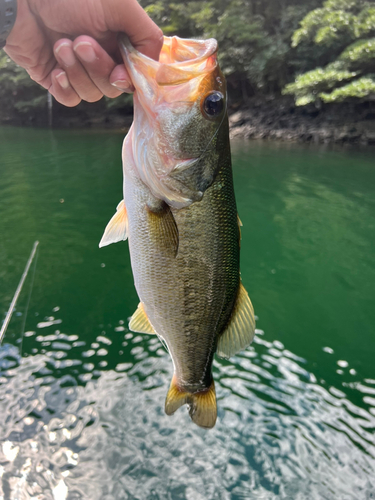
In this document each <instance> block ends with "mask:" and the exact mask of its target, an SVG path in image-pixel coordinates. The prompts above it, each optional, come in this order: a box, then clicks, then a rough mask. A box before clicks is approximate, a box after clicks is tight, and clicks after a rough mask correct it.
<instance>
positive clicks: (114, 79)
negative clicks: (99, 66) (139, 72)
mask: <svg viewBox="0 0 375 500" xmlns="http://www.w3.org/2000/svg"><path fill="white" fill-rule="evenodd" d="M109 82H110V84H111V85H113V86H114V87H116V88H117V89H119V90H121V91H122V92H134V90H135V89H134V86H133V84H132V83H129V82H130V78H129V74H128V72H127V71H126V69H125V66H124V65H123V64H118V65H117V66H115V67H114V68H113V71H112V73H111V74H110V77H109Z"/></svg>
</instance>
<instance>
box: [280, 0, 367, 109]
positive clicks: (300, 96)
mask: <svg viewBox="0 0 375 500" xmlns="http://www.w3.org/2000/svg"><path fill="white" fill-rule="evenodd" d="M303 43H304V44H308V45H310V46H313V47H318V48H320V49H321V50H320V52H319V55H320V57H324V56H326V55H327V54H329V56H330V60H329V63H328V64H326V65H325V66H323V67H317V68H315V69H313V70H311V71H307V72H305V73H303V74H301V75H299V76H297V78H296V80H295V82H293V83H290V84H289V85H287V86H286V87H285V89H284V93H285V94H292V95H294V96H295V98H296V104H297V105H305V104H308V103H311V102H316V101H318V100H322V101H323V102H327V103H331V102H341V101H345V100H352V99H362V100H372V99H374V98H375V3H374V1H367V0H327V1H326V2H324V4H323V7H322V8H318V9H315V10H313V11H311V12H309V14H307V15H306V16H305V17H304V19H303V20H302V22H301V26H300V28H299V29H298V30H296V31H295V32H294V34H293V37H292V46H293V47H297V46H299V45H300V44H303ZM318 64H319V63H318Z"/></svg>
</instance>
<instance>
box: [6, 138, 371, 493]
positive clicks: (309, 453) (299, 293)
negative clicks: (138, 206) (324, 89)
mask: <svg viewBox="0 0 375 500" xmlns="http://www.w3.org/2000/svg"><path fill="white" fill-rule="evenodd" d="M0 140H1V142H0V143H1V151H0V156H1V159H2V165H1V183H0V211H1V214H2V217H1V219H0V234H1V235H2V238H1V240H0V282H1V287H0V314H1V315H5V312H6V310H7V308H8V306H9V303H10V301H11V298H12V294H13V293H14V290H15V287H16V285H17V283H18V280H19V277H20V275H21V273H22V270H23V268H24V264H25V261H26V258H27V256H28V254H29V249H30V248H31V246H32V243H33V241H34V240H35V239H39V240H40V242H41V244H40V255H39V260H38V268H37V272H36V276H35V286H34V290H33V296H32V301H31V306H30V311H29V314H28V320H27V324H26V325H27V327H26V329H27V331H26V333H25V336H24V340H23V347H22V357H21V356H20V351H19V339H20V332H21V329H22V320H23V314H24V312H25V311H24V309H25V303H26V299H25V297H24V298H23V300H20V302H19V305H18V307H17V311H16V312H15V315H14V317H13V319H12V322H11V324H10V327H9V330H8V333H7V336H6V338H5V343H4V345H3V346H2V347H1V348H0V498H3V499H4V500H11V499H12V500H16V499H17V500H23V499H25V500H26V499H28V500H34V499H35V500H36V499H38V500H45V499H46V500H50V499H51V500H73V499H85V500H88V499H90V500H96V499H98V500H120V499H141V500H143V499H145V500H149V499H163V500H164V499H172V500H174V499H186V500H201V499H209V500H211V499H218V500H219V499H220V500H221V499H228V500H229V499H231V500H232V499H233V500H239V499H258V498H259V499H267V500H269V499H281V498H285V499H293V500H294V499H297V500H299V499H301V500H304V499H306V498H308V499H319V500H320V499H332V500H333V499H337V498H339V499H340V500H349V499H350V500H352V499H353V500H357V499H359V498H361V499H362V498H366V499H370V498H374V496H375V479H374V478H375V438H374V427H375V377H374V371H373V359H374V355H375V347H374V344H373V325H374V324H375V316H374V314H375V313H374V308H373V306H372V304H373V297H374V283H375V265H374V248H375V240H374V238H375V233H374V231H373V228H374V227H375V206H374V186H375V182H374V180H375V168H374V164H373V159H372V158H373V157H372V154H370V153H369V152H366V151H360V150H354V149H349V150H347V151H343V150H335V149H324V150H323V149H321V148H320V149H315V148H313V147H308V148H306V147H301V146H297V145H292V146H290V145H273V144H269V143H262V144H257V143H238V144H235V145H234V148H233V158H234V174H235V184H236V190H237V201H238V208H239V214H240V217H241V220H242V222H243V224H244V227H243V230H242V238H243V240H242V247H241V249H242V261H241V274H242V279H243V281H244V283H245V285H246V287H247V289H248V290H249V293H250V296H251V297H252V300H253V303H254V306H255V310H256V313H257V315H258V316H259V321H258V330H257V335H256V338H255V341H254V343H253V345H252V346H251V347H250V348H248V349H247V350H246V351H245V352H243V353H241V354H239V355H237V356H235V357H234V358H233V359H231V360H230V362H229V361H224V360H216V361H215V363H214V377H215V383H216V390H217V398H218V422H217V424H216V427H215V428H214V429H213V430H210V431H205V430H203V429H200V428H198V427H196V426H194V425H193V424H192V423H191V421H190V418H189V417H188V414H187V412H186V409H185V408H183V409H181V410H179V411H178V412H176V414H175V415H174V416H173V417H167V416H166V415H165V414H164V399H165V395H166V392H167V389H168V386H169V382H170V378H171V375H172V363H171V360H170V358H169V356H168V355H167V353H166V352H165V351H164V349H163V348H162V346H161V344H160V343H159V341H158V340H157V339H156V338H154V337H152V336H146V335H138V334H133V333H131V332H129V330H128V329H127V318H128V317H129V316H130V315H131V314H132V312H133V311H134V310H135V308H136V306H137V297H136V294H135V291H134V287H133V280H132V275H131V271H130V266H129V255H128V249H127V245H126V244H118V245H112V247H108V248H105V249H102V250H99V249H98V248H97V245H98V241H99V240H100V237H101V234H102V230H103V228H104V226H105V224H106V223H107V221H108V219H109V218H110V217H111V215H112V214H113V211H114V210H115V207H116V205H117V203H118V201H119V200H120V197H121V184H122V179H121V171H120V160H119V151H120V147H121V140H122V137H121V136H120V135H116V134H109V133H103V134H100V133H98V132H95V133H94V132H82V133H78V132H74V133H72V132H56V133H52V134H51V135H48V134H47V133H44V132H43V131H29V130H28V131H27V133H26V132H24V131H22V130H19V129H18V130H13V129H0ZM21 299H22V298H21ZM260 328H262V330H261V329H260Z"/></svg>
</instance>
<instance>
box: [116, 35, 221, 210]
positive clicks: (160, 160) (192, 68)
mask: <svg viewBox="0 0 375 500" xmlns="http://www.w3.org/2000/svg"><path fill="white" fill-rule="evenodd" d="M120 48H121V52H122V56H123V59H124V63H125V65H126V68H127V70H128V72H129V74H130V77H131V79H132V82H133V84H134V87H135V89H136V90H135V93H134V124H133V126H134V134H133V141H132V149H133V157H134V161H135V165H136V168H137V171H138V176H139V177H140V179H141V180H142V182H144V183H145V184H146V186H147V187H148V188H149V189H150V191H151V192H152V194H153V195H154V196H155V197H156V198H159V199H161V200H164V201H165V202H166V203H167V204H168V205H170V206H171V207H173V208H177V209H180V208H184V207H187V206H189V205H190V204H191V203H194V202H196V201H200V200H201V199H202V197H203V193H204V190H205V189H206V188H207V187H208V186H209V185H210V183H212V181H213V177H214V174H215V172H212V174H211V175H210V176H208V175H204V176H203V177H205V179H207V178H210V180H209V182H204V183H200V182H199V181H197V182H196V183H194V182H191V181H189V183H188V184H189V185H187V184H186V182H183V181H182V180H181V178H180V177H181V176H180V172H181V171H183V170H187V171H188V170H189V167H192V168H191V175H195V174H196V173H197V172H196V166H197V164H198V162H199V161H200V159H201V158H202V156H203V155H204V154H205V152H206V151H207V149H208V148H210V147H211V146H214V141H213V140H214V139H215V137H216V135H217V132H218V129H219V128H220V125H221V123H222V121H223V119H224V117H225V116H226V110H225V111H223V113H222V114H221V116H220V117H219V118H220V119H218V120H209V119H207V117H205V116H204V114H203V112H202V101H203V99H204V98H205V97H206V96H207V95H208V94H209V93H212V92H214V91H219V92H221V93H222V95H223V96H225V99H226V87H225V79H224V77H223V76H222V74H221V72H220V69H219V67H218V65H217V60H216V51H217V42H216V40H214V39H210V40H206V41H201V40H182V39H180V38H178V37H164V45H163V49H162V52H161V55H160V60H159V61H154V60H152V59H150V58H149V57H147V56H145V55H144V54H141V53H140V52H138V51H137V50H135V49H134V48H133V47H132V46H131V44H130V43H129V41H128V40H127V39H126V38H121V39H120ZM211 143H212V144H211ZM200 177H202V175H200Z"/></svg>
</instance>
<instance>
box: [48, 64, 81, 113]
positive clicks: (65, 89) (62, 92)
mask: <svg viewBox="0 0 375 500" xmlns="http://www.w3.org/2000/svg"><path fill="white" fill-rule="evenodd" d="M51 82H52V84H51V87H50V88H49V92H50V93H51V94H52V95H53V96H54V98H55V99H56V101H58V102H59V103H60V104H63V105H64V106H69V107H73V106H77V104H79V103H80V102H81V98H80V97H79V95H78V94H77V92H75V90H74V89H73V87H72V86H71V85H70V83H69V79H68V76H67V74H66V73H65V71H64V70H62V69H61V68H56V69H54V70H53V71H52V72H51Z"/></svg>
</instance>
